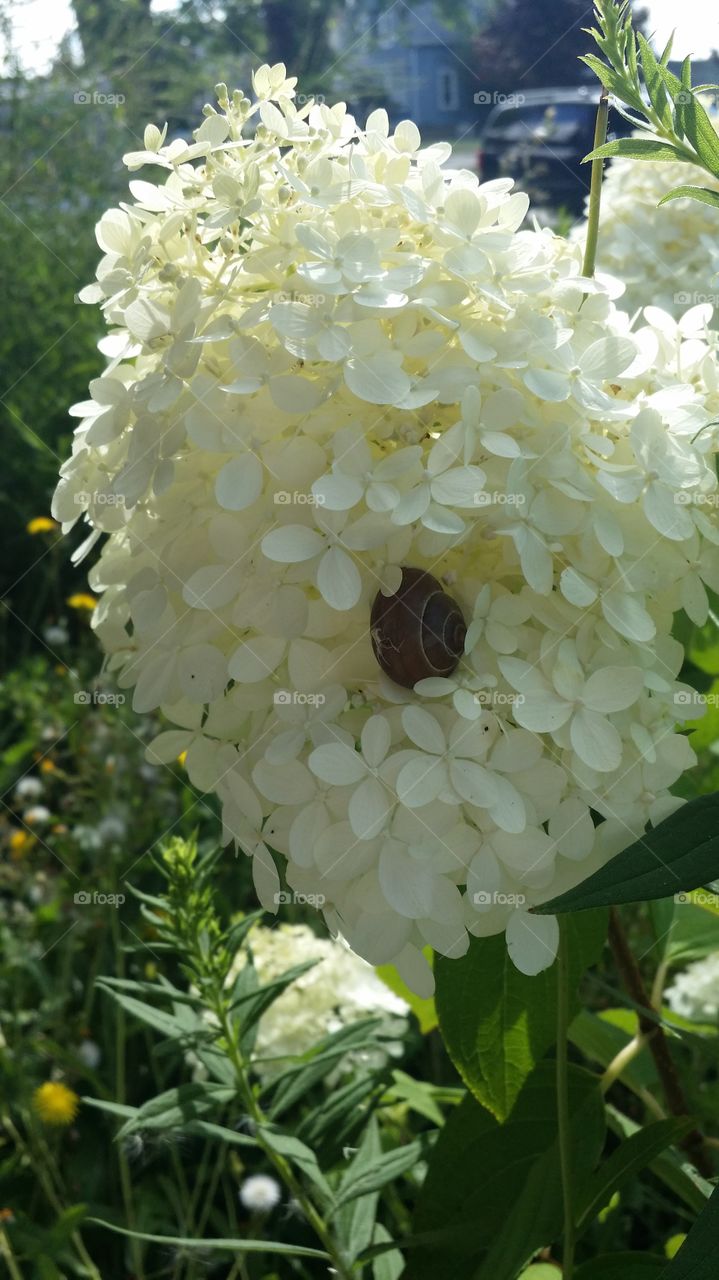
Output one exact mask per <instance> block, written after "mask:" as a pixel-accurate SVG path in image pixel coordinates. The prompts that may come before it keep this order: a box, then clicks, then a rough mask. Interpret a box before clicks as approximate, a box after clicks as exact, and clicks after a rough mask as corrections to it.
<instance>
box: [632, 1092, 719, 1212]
mask: <svg viewBox="0 0 719 1280" xmlns="http://www.w3.org/2000/svg"><path fill="white" fill-rule="evenodd" d="M622 1078H624V1076H622ZM607 1121H608V1124H609V1127H610V1129H611V1130H612V1132H613V1133H616V1134H617V1135H620V1136H621V1137H623V1138H630V1137H632V1136H633V1134H635V1133H638V1132H639V1128H640V1126H639V1125H638V1124H636V1123H635V1121H634V1120H630V1119H629V1117H628V1116H625V1115H624V1114H623V1112H621V1111H617V1109H616V1107H612V1106H607ZM650 1168H651V1171H652V1173H653V1174H655V1175H656V1177H657V1178H659V1180H660V1181H661V1182H663V1183H664V1185H665V1187H668V1188H669V1190H670V1191H671V1192H672V1193H673V1195H674V1196H676V1197H677V1198H678V1199H679V1200H682V1201H683V1202H684V1204H685V1205H687V1207H688V1208H689V1209H691V1211H692V1212H693V1213H701V1212H702V1210H703V1208H704V1206H705V1204H706V1202H707V1200H708V1199H709V1196H710V1195H711V1193H712V1190H713V1188H712V1185H711V1183H710V1182H707V1180H706V1178H702V1176H701V1174H699V1173H697V1171H696V1169H695V1168H694V1166H693V1164H691V1163H690V1161H689V1160H687V1159H686V1157H685V1156H683V1155H680V1154H679V1153H678V1152H676V1151H672V1150H671V1149H668V1150H666V1151H662V1152H661V1154H660V1155H658V1156H657V1157H656V1159H655V1160H653V1161H652V1163H651V1165H650Z"/></svg>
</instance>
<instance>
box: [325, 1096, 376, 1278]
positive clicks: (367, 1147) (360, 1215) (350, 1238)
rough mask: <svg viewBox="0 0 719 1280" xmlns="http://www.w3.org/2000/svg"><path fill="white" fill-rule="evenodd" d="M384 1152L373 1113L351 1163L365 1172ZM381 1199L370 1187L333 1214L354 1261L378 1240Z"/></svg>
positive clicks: (350, 1258) (351, 1260)
mask: <svg viewBox="0 0 719 1280" xmlns="http://www.w3.org/2000/svg"><path fill="white" fill-rule="evenodd" d="M381 1154H382V1147H381V1145H380V1140H379V1129H378V1126H377V1121H376V1119H375V1117H374V1116H370V1119H369V1123H368V1124H367V1126H366V1128H365V1131H364V1134H363V1135H362V1142H361V1144H360V1146H359V1148H358V1150H357V1152H356V1154H355V1157H354V1159H353V1161H352V1164H351V1166H350V1167H351V1168H352V1169H354V1170H356V1172H357V1173H358V1174H359V1173H362V1171H363V1170H364V1169H366V1168H368V1167H369V1166H370V1165H371V1164H372V1162H373V1161H374V1160H376V1159H377V1157H378V1156H379V1155H381ZM378 1203H379V1194H378V1192H376V1191H370V1192H368V1193H367V1194H366V1195H363V1196H358V1197H357V1198H356V1199H355V1200H352V1201H350V1202H349V1203H347V1204H344V1205H342V1206H341V1207H340V1208H339V1209H337V1211H336V1212H335V1213H334V1215H333V1220H334V1229H335V1232H336V1233H337V1235H338V1237H339V1239H340V1240H341V1241H342V1243H343V1247H344V1250H345V1252H346V1254H347V1257H348V1260H349V1261H350V1262H354V1261H355V1259H356V1258H357V1257H358V1255H359V1254H360V1253H361V1252H362V1250H363V1249H367V1248H368V1247H369V1245H371V1244H372V1243H374V1227H375V1221H376V1218H377V1205H378Z"/></svg>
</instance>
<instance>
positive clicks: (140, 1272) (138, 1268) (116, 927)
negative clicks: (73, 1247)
mask: <svg viewBox="0 0 719 1280" xmlns="http://www.w3.org/2000/svg"><path fill="white" fill-rule="evenodd" d="M110 921H111V930H112V938H113V943H114V948H115V973H116V975H117V977H118V978H124V976H125V956H124V953H123V950H122V942H121V939H120V922H119V920H118V918H117V911H116V910H115V909H114V908H111V911H110ZM125 1092H126V1086H125V1011H124V1009H123V1008H122V1005H121V1004H119V1003H116V1005H115V1100H116V1101H117V1102H118V1103H120V1105H122V1103H124V1101H125ZM117 1162H118V1165H119V1168H120V1187H121V1190H122V1202H123V1205H124V1207H125V1220H126V1222H127V1225H128V1227H129V1228H130V1230H131V1231H134V1230H135V1208H134V1203H133V1197H132V1178H131V1177H130V1166H129V1163H128V1160H127V1153H126V1151H125V1148H124V1147H123V1145H122V1143H121V1142H120V1143H118V1145H117ZM130 1253H131V1256H132V1267H133V1271H134V1272H135V1275H136V1276H137V1280H144V1274H145V1273H144V1269H143V1261H142V1246H141V1244H140V1241H139V1240H134V1239H131V1240H130Z"/></svg>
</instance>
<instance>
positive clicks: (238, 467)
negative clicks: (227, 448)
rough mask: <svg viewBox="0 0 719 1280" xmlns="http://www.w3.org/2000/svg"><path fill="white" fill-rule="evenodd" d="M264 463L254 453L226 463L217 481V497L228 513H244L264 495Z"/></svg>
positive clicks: (245, 454) (244, 454)
mask: <svg viewBox="0 0 719 1280" xmlns="http://www.w3.org/2000/svg"><path fill="white" fill-rule="evenodd" d="M262 477H263V470H262V463H261V462H260V460H259V458H256V457H255V455H254V454H253V453H243V454H242V456H241V457H239V458H232V459H231V461H230V462H226V463H225V465H224V467H223V468H222V470H221V471H220V472H219V474H218V476H217V479H216V481H215V497H216V498H217V501H218V502H219V504H220V506H221V507H224V508H225V510H226V511H243V510H244V508H245V507H249V506H251V505H252V503H253V502H255V501H256V500H257V498H259V496H260V494H261V493H262Z"/></svg>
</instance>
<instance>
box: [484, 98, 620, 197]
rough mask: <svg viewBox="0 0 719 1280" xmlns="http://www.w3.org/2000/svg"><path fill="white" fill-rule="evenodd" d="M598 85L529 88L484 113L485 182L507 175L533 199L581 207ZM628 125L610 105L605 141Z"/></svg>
mask: <svg viewBox="0 0 719 1280" xmlns="http://www.w3.org/2000/svg"><path fill="white" fill-rule="evenodd" d="M598 101H599V88H598V86H596V85H592V86H591V87H587V88H584V87H581V86H580V87H577V88H573V89H533V90H527V91H526V92H525V93H514V94H507V96H506V101H505V100H500V101H498V103H497V105H496V106H494V107H493V108H492V110H491V112H490V114H489V116H488V118H487V124H486V126H485V129H484V132H483V133H482V136H481V140H480V150H479V153H478V157H477V163H478V167H479V170H480V175H481V178H482V181H483V182H486V181H489V180H490V179H491V178H500V177H504V176H505V175H508V176H510V177H512V178H514V179H515V180H516V183H517V186H518V187H520V188H521V189H522V190H523V191H526V192H527V193H528V195H529V196H530V197H531V200H532V203H533V204H535V205H536V204H539V205H551V206H554V207H555V208H558V207H560V206H564V207H565V208H567V209H569V210H570V211H571V212H573V213H579V212H581V210H582V208H583V205H584V199H585V197H586V195H587V194H588V191H589V170H590V166H589V165H587V164H584V165H583V164H582V159H583V158H584V156H586V155H587V153H588V152H589V151H591V150H592V147H593V143H594V124H595V120H596V115H597V104H598ZM631 131H632V126H631V125H630V124H628V122H627V121H626V120H624V119H623V118H622V117H621V116H620V115H619V112H618V111H616V110H615V109H614V108H612V107H610V111H609V129H608V133H607V140H608V141H611V140H612V139H613V138H621V137H625V136H626V135H627V134H629V133H631Z"/></svg>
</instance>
